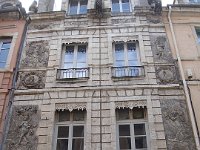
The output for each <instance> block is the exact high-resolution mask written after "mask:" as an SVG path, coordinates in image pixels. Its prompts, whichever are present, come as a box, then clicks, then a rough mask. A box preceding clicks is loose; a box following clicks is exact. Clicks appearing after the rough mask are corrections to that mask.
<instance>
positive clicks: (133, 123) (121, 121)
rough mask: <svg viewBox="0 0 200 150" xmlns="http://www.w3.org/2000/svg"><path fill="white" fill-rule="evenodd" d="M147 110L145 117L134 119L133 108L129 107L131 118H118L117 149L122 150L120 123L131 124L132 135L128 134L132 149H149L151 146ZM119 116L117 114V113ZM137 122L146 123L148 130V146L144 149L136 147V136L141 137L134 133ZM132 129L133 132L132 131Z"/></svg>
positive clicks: (146, 130) (143, 149)
mask: <svg viewBox="0 0 200 150" xmlns="http://www.w3.org/2000/svg"><path fill="white" fill-rule="evenodd" d="M146 111H147V110H145V112H144V115H145V116H144V119H133V111H132V110H131V109H129V118H130V119H126V120H117V123H116V125H117V128H116V129H117V132H116V133H117V150H120V143H119V138H120V136H119V126H120V125H129V126H130V136H127V137H130V138H131V147H132V149H130V150H148V149H149V147H150V143H149V140H148V139H149V130H148V122H147V118H146V117H147V114H146ZM116 116H117V114H116ZM135 124H145V132H146V142H147V148H142V149H136V148H135V137H139V136H135V133H134V127H133V126H134V125H135ZM131 131H132V132H131Z"/></svg>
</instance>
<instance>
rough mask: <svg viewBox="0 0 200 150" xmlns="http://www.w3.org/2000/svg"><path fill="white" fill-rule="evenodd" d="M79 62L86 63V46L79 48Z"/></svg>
mask: <svg viewBox="0 0 200 150" xmlns="http://www.w3.org/2000/svg"><path fill="white" fill-rule="evenodd" d="M77 62H86V45H80V46H78V52H77Z"/></svg>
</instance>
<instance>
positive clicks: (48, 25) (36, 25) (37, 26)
mask: <svg viewBox="0 0 200 150" xmlns="http://www.w3.org/2000/svg"><path fill="white" fill-rule="evenodd" d="M51 28H52V25H51V23H50V22H49V23H46V22H45V23H41V22H39V23H31V24H30V25H29V27H28V29H29V30H35V29H36V30H43V29H51Z"/></svg>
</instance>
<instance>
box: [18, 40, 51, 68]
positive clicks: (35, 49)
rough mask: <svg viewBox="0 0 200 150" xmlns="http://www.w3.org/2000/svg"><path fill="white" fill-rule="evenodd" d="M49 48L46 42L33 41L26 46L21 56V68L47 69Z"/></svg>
mask: <svg viewBox="0 0 200 150" xmlns="http://www.w3.org/2000/svg"><path fill="white" fill-rule="evenodd" d="M48 59H49V46H48V42H47V41H34V42H30V43H28V44H27V45H26V47H25V51H24V53H23V56H22V61H21V65H20V67H21V68H38V67H47V65H48Z"/></svg>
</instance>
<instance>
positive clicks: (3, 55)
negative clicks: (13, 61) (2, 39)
mask: <svg viewBox="0 0 200 150" xmlns="http://www.w3.org/2000/svg"><path fill="white" fill-rule="evenodd" d="M8 52H9V50H8V49H5V50H1V51H0V62H6V60H7V57H8Z"/></svg>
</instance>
